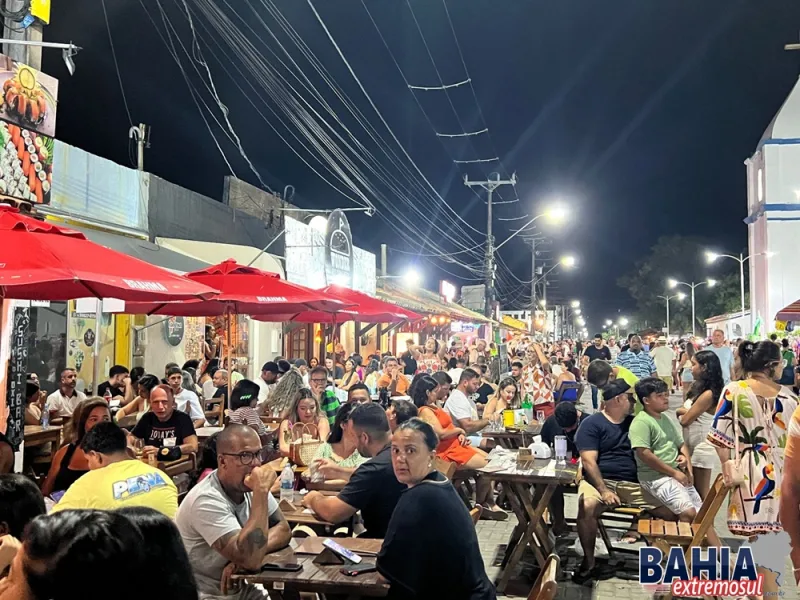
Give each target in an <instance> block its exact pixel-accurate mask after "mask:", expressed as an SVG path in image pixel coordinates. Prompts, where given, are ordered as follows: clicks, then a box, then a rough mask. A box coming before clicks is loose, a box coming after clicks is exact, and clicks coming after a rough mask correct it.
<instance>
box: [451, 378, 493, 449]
mask: <svg viewBox="0 0 800 600" xmlns="http://www.w3.org/2000/svg"><path fill="white" fill-rule="evenodd" d="M480 385H481V377H480V375H478V373H477V372H476V371H474V370H473V369H471V368H467V369H464V371H463V372H462V373H461V379H459V380H458V385H457V386H456V389H454V390H453V391H452V392H450V397H449V398H447V402H445V403H444V409H445V410H446V411H447V412H448V413H450V416H451V417H452V419H453V423H454V424H455V425H456V426H457V427H461V429H463V430H464V431H466V432H467V437H468V438H469V440H470V442H471V443H472V445H473V446H475V447H476V448H477V447H478V446H480V444H481V442H482V441H483V439H482V437H481V430H483V428H484V427H486V426H487V425H488V424H489V421H488V420H487V419H480V418H478V405H477V404H476V403H475V396H476V395H477V391H478V388H479V387H480Z"/></svg>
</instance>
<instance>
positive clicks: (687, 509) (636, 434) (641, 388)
mask: <svg viewBox="0 0 800 600" xmlns="http://www.w3.org/2000/svg"><path fill="white" fill-rule="evenodd" d="M635 389H636V395H637V396H638V397H639V402H640V403H641V404H642V407H643V410H642V412H640V413H639V414H638V415H636V417H635V418H634V419H633V422H632V423H631V427H630V430H629V432H628V436H629V437H630V440H631V448H633V452H634V456H635V457H636V467H637V475H638V477H639V484H640V485H641V486H642V489H643V490H645V491H646V492H648V493H649V494H650V495H652V496H653V497H655V498H656V499H657V500H658V501H659V502H661V504H663V505H664V506H666V507H667V508H669V509H670V510H671V511H672V512H673V513H674V514H675V515H677V517H678V520H680V521H686V522H691V521H692V520H693V519H694V518H695V516H696V515H697V511H698V510H700V507H701V506H702V504H703V501H702V500H701V499H700V495H699V494H698V493H697V490H696V489H695V488H694V485H693V484H692V464H691V460H690V458H691V457H690V454H689V449H688V448H687V447H686V444H685V443H684V441H683V436H682V434H681V432H680V428H679V427H678V425H676V424H675V423H674V422H673V421H672V419H670V418H669V417H668V416H666V415H665V414H664V413H665V412H666V411H667V410H668V409H669V388H668V387H667V384H666V383H664V382H663V381H662V380H661V379H658V378H657V377H645V378H644V379H641V380H640V381H639V383H637V384H636V388H635Z"/></svg>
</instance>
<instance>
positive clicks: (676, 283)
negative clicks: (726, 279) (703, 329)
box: [667, 279, 717, 336]
mask: <svg viewBox="0 0 800 600" xmlns="http://www.w3.org/2000/svg"><path fill="white" fill-rule="evenodd" d="M667 285H669V288H670V289H674V288H676V287H678V286H679V285H685V286H686V287H688V288H691V290H692V336H694V335H695V316H694V289H695V288H696V287H700V286H701V285H707V286H708V287H710V288H712V287H714V286H715V285H717V281H716V279H706V280H705V281H699V282H697V283H695V282H694V281H693V282H692V283H686V282H685V281H678V280H677V279H667Z"/></svg>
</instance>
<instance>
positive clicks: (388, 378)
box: [378, 356, 409, 396]
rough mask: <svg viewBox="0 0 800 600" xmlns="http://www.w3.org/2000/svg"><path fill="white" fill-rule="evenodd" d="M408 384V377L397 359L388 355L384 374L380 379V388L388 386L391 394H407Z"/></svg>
mask: <svg viewBox="0 0 800 600" xmlns="http://www.w3.org/2000/svg"><path fill="white" fill-rule="evenodd" d="M408 386H409V383H408V377H406V376H405V375H404V374H403V369H401V368H400V365H399V364H398V363H397V359H396V358H394V357H393V356H390V357H388V358H387V359H386V361H385V362H384V366H383V375H381V376H380V378H379V379H378V389H383V388H386V389H387V390H389V395H390V396H405V395H406V394H407V393H408Z"/></svg>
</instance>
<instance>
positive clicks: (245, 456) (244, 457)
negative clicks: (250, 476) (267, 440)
mask: <svg viewBox="0 0 800 600" xmlns="http://www.w3.org/2000/svg"><path fill="white" fill-rule="evenodd" d="M268 452H269V447H268V446H263V447H262V448H261V450H258V451H257V452H252V451H250V450H245V451H243V452H236V453H232V452H221V454H223V455H224V456H237V457H238V458H239V462H241V463H242V464H243V465H249V464H250V463H251V462H253V459H254V458H255V457H256V456H258V457H259V459H261V460H262V461H264V460H266V458H267V453H268Z"/></svg>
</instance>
